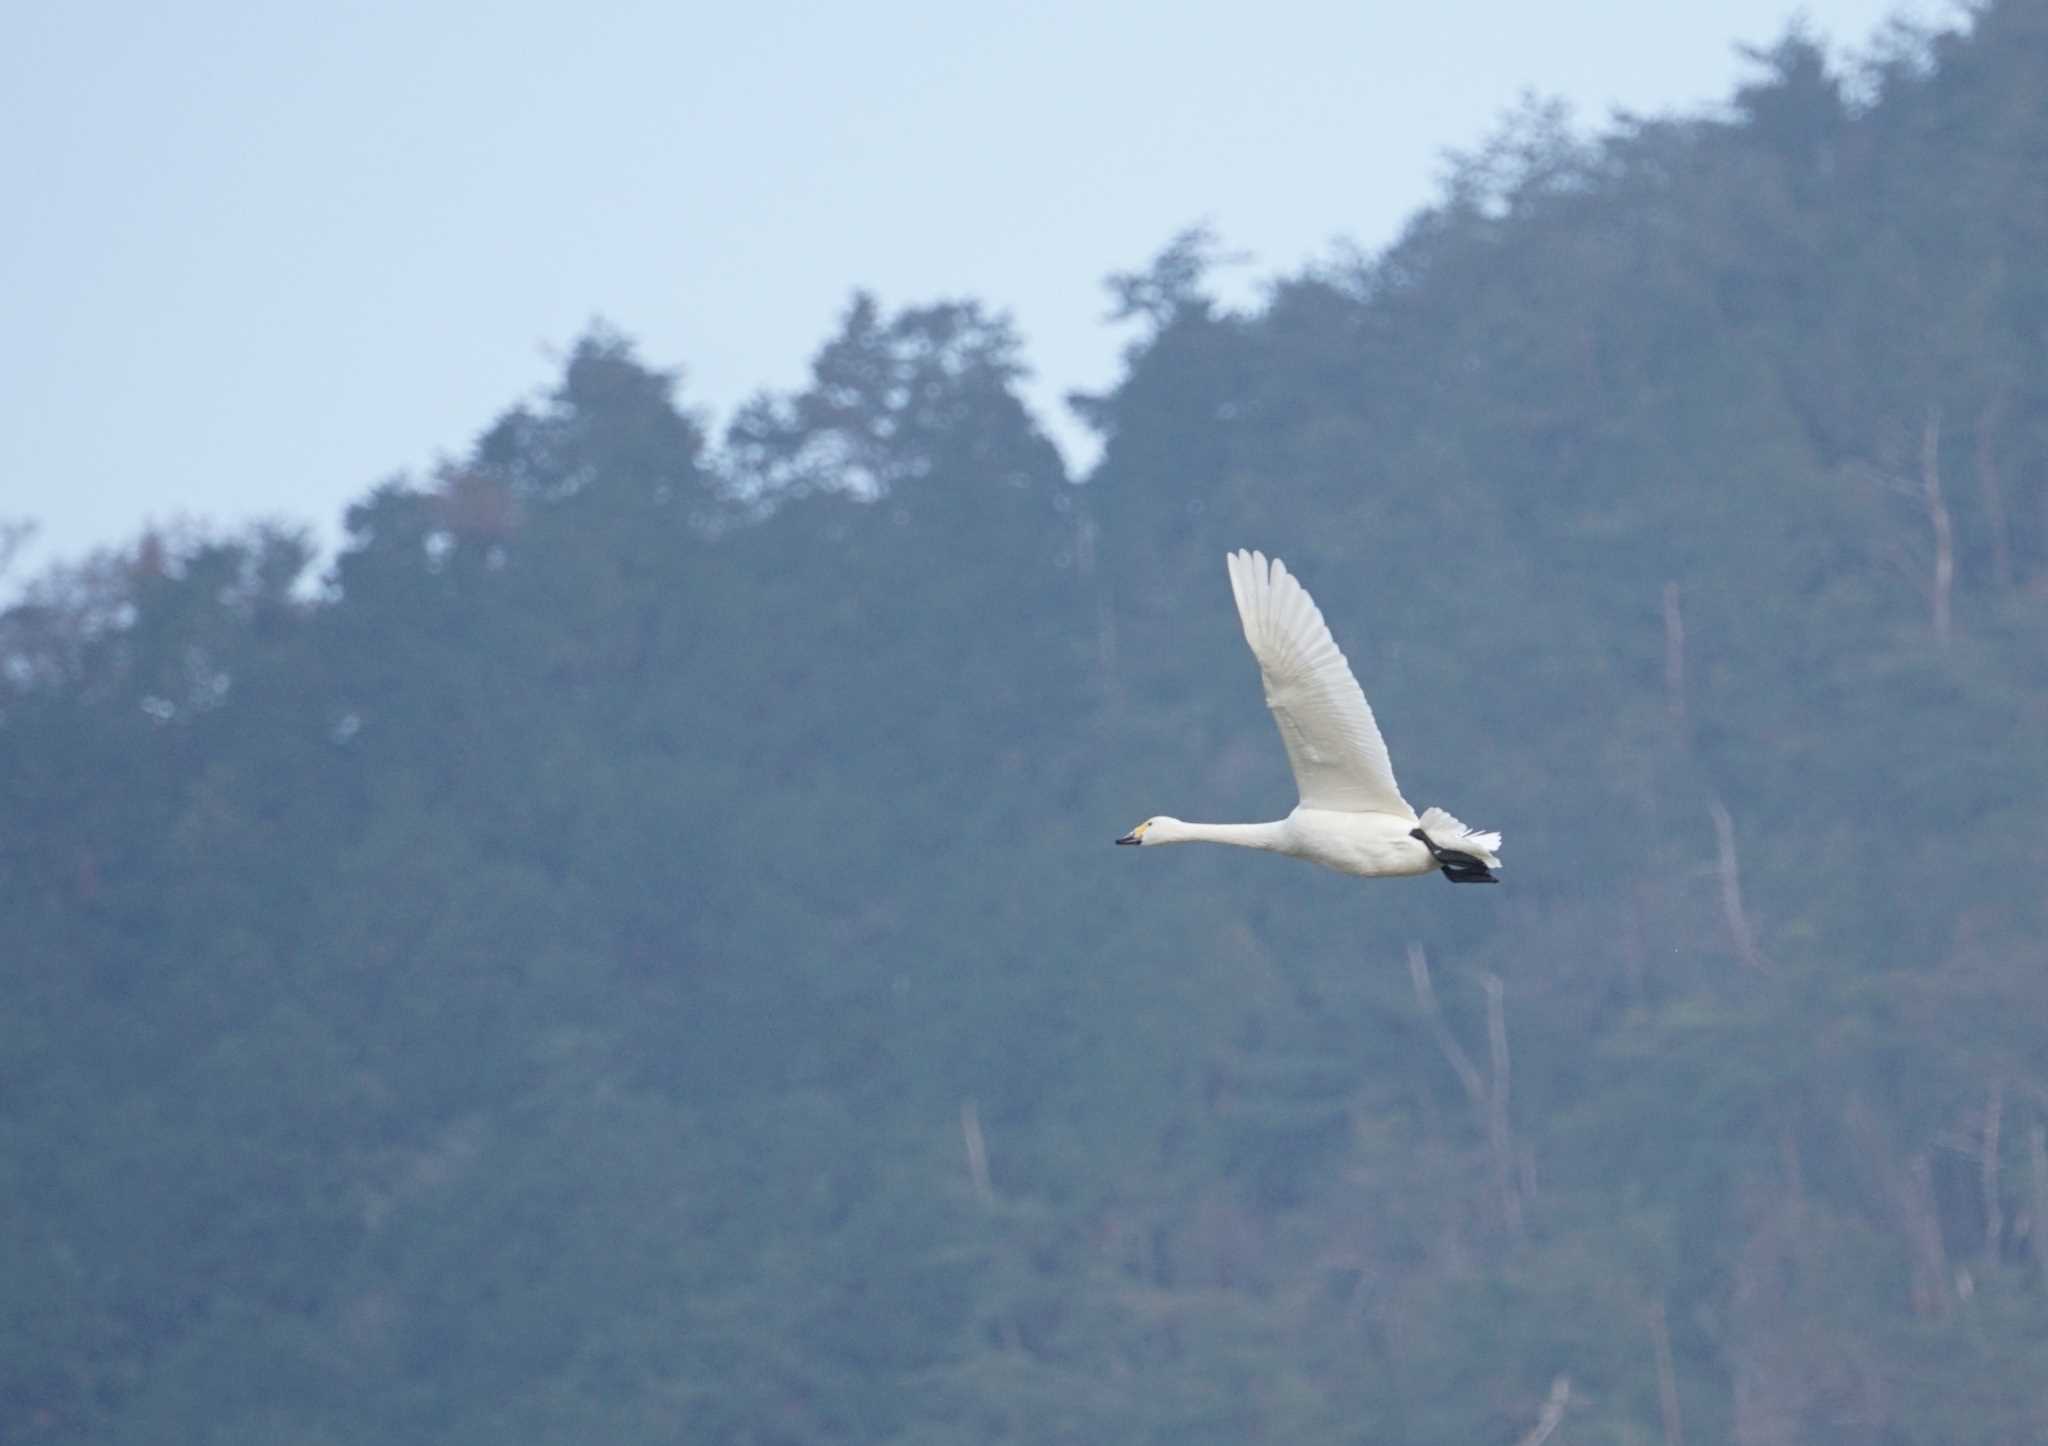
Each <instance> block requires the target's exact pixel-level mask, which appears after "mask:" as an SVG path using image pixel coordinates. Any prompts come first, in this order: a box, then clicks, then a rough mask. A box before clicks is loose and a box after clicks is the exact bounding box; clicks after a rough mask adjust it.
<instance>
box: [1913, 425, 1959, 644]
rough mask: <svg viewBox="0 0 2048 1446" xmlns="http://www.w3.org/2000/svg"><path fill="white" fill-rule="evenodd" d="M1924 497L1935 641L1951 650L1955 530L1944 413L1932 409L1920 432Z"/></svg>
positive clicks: (1921, 489) (1921, 480)
mask: <svg viewBox="0 0 2048 1446" xmlns="http://www.w3.org/2000/svg"><path fill="white" fill-rule="evenodd" d="M1920 493H1921V496H1922V498H1923V499H1925V501H1926V503H1927V524H1928V526H1929V527H1930V528H1931V529H1932V530H1933V533H1934V578H1933V582H1932V585H1931V587H1930V589H1929V601H1930V604H1931V606H1932V609H1933V614H1934V618H1933V621H1934V640H1935V641H1936V642H1937V643H1939V644H1941V646H1943V647H1944V648H1945V647H1947V646H1948V643H1949V635H1950V632H1951V630H1952V629H1951V624H1950V619H1949V599H1950V594H1951V593H1952V592H1954V590H1955V581H1956V543H1955V529H1954V528H1953V526H1952V525H1951V524H1950V522H1949V515H1948V503H1947V502H1946V501H1944V500H1943V498H1942V492H1941V409H1940V408H1939V407H1930V408H1928V410H1927V421H1926V424H1925V425H1924V426H1922V427H1921V429H1920Z"/></svg>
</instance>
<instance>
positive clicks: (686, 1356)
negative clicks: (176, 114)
mask: <svg viewBox="0 0 2048 1446" xmlns="http://www.w3.org/2000/svg"><path fill="white" fill-rule="evenodd" d="M1365 143H1368V142H1366V141H1364V140H1361V144H1365ZM1330 184H1331V185H1332V187H1334V188H1338V189H1341V188H1342V187H1343V185H1344V184H1345V181H1344V178H1343V177H1341V176H1338V177H1332V178H1330ZM1215 254H1216V253H1215V251H1214V250H1212V247H1211V243H1210V242H1209V240H1208V238H1206V237H1205V236H1203V235H1201V234H1200V233H1191V234H1189V235H1187V236H1184V237H1183V238H1181V240H1179V241H1178V242H1176V243H1175V244H1173V245H1172V246H1171V247H1169V248H1168V249H1167V250H1166V251H1165V252H1164V253H1163V254H1162V255H1161V256H1160V257H1158V258H1157V260H1156V261H1154V262H1153V263H1151V264H1149V265H1146V266H1144V267H1141V268H1140V269H1138V270H1136V271H1134V272H1132V273H1131V274H1128V275H1123V276H1119V277H1116V278H1114V279H1113V280H1112V283H1111V291H1112V293H1113V295H1112V300H1113V303H1114V305H1115V307H1116V309H1117V311H1118V313H1119V314H1120V316H1121V319H1122V322H1123V324H1124V325H1125V326H1126V327H1127V328H1128V333H1129V335H1130V336H1131V338H1132V341H1131V346H1130V349H1129V352H1128V357H1127V365H1126V367H1125V369H1124V371H1123V374H1122V376H1121V379H1120V380H1119V381H1118V382H1117V384H1116V385H1115V387H1114V389H1113V390H1111V391H1109V392H1107V393H1106V394H1104V395H1100V396H1093V397H1087V398H1078V399H1076V405H1077V406H1078V407H1079V408H1080V409H1081V411H1082V415H1083V416H1084V417H1085V418H1086V420H1087V422H1088V423H1089V425H1090V426H1092V427H1093V428H1095V429H1096V430H1097V431H1098V432H1099V434H1100V436H1101V438H1102V440H1103V454H1102V460H1101V462H1100V464H1099V465H1098V466H1097V467H1095V468H1094V469H1093V470H1092V471H1091V472H1090V473H1089V475H1087V476H1086V477H1080V478H1076V477H1070V476H1068V475H1067V474H1066V472H1065V470H1064V469H1063V465H1062V462H1061V458H1060V454H1059V452H1058V451H1057V450H1056V449H1055V447H1054V446H1053V445H1052V444H1051V442H1050V441H1049V440H1048V437H1047V434H1046V432H1045V430H1044V426H1043V420H1042V419H1041V418H1037V417H1034V416H1033V415H1032V414H1031V413H1030V412H1029V411H1028V410H1027V408H1026V407H1025V406H1024V405H1023V404H1022V403H1021V402H1020V400H1019V397H1018V392H1017V383H1018V380H1019V377H1020V375H1021V374H1022V368H1023V367H1024V365H1025V361H1026V358H1025V356H1024V354H1023V351H1022V349H1021V348H1020V345H1019V343H1018V341H1017V339H1016V338H1015V336H1014V335H1013V333H1012V331H1011V329H1010V328H1009V326H1008V324H1007V323H1006V321H1005V320H1004V319H1003V318H1001V317H1000V316H999V315H997V314H995V313H993V312H991V311H990V310H989V309H987V308H985V307H984V306H982V305H979V304H977V303H975V302H971V301H948V302H944V303H940V304H934V305H924V306H913V307H910V308H908V309H904V310H900V311H895V310H890V309H888V308H885V307H882V306H880V305H878V304H877V303H876V302H874V301H872V300H869V299H867V298H865V297H862V298H857V299H856V300H855V301H854V302H853V304H852V305H851V306H850V307H849V308H848V310H847V311H846V313H845V316H844V319H843V325H842V326H841V328H840V329H839V331H838V333H837V334H836V335H835V336H833V337H832V338H831V339H830V340H829V341H828V342H827V343H826V344H825V345H824V347H823V348H822V349H821V350H820V351H819V353H818V354H817V356H816V358H815V363H814V366H813V370H812V376H811V380H810V382H809V383H808V385H806V386H805V387H804V388H803V389H802V390H801V391H799V392H797V393H795V394H792V395H775V396H766V397H763V398H762V399H761V400H760V401H758V402H757V403H755V404H754V405H752V406H750V407H749V408H747V409H745V410H744V411H743V412H742V413H741V414H740V415H739V416H737V417H736V418H734V419H733V420H732V421H731V424H730V426H729V427H727V428H724V429H722V430H721V431H719V432H717V433H715V434H714V433H712V432H711V430H710V426H711V424H710V423H709V421H707V420H706V419H705V418H704V417H703V416H701V415H700V414H698V413H697V412H696V411H694V410H693V408H692V404H691V399H690V396H689V389H688V385H687V375H686V372H685V374H683V375H682V376H681V377H679V376H678V374H676V373H673V372H669V371H665V370H662V369H660V368H658V367H656V366H653V365H650V364H649V362H648V361H646V360H644V359H642V357H641V356H640V355H639V354H638V353H637V352H636V349H635V348H634V346H633V345H632V344H631V343H630V342H629V341H628V340H626V339H625V338H624V337H622V336H620V335H616V334H612V333H609V332H596V333H593V334H591V335H589V336H587V337H586V338H585V339H584V340H583V341H582V342H581V343H580V344H579V345H577V346H576V347H575V349H574V351H573V354H572V355H571V356H570V357H569V359H568V361H567V363H566V365H565V367H564V369H563V371H562V374H561V376H560V379H559V382H558V384H557V385H556V387H555V389H554V390H553V391H552V393H551V395H549V396H548V397H547V398H546V399H545V400H544V401H541V402H537V403H535V404H532V405H527V406H518V407H514V408H512V409H511V410H509V411H508V412H506V413H505V414H504V415H503V417H502V418H500V419H499V420H498V421H497V422H496V424H495V425H493V426H492V427H491V428H490V429H489V431H488V432H487V433H486V434H485V435H484V436H483V437H482V438H481V439H479V440H477V441H476V442H475V444H474V446H473V447H471V448H469V449H468V450H467V451H466V452H465V453H464V454H463V455H462V456H461V457H460V459H459V460H457V461H453V462H451V463H450V464H449V465H447V466H446V467H444V468H443V469H441V470H440V471H439V472H437V473H436V474H435V475H432V476H429V477H422V478H417V479H413V480H408V481H400V482H395V483H391V484H388V485H385V486H383V487H380V488H377V489H376V490H375V491H373V492H369V493H367V495H366V496H365V498H364V500H363V501H362V502H361V504H360V505H359V506H357V507H356V508H354V509H353V510H352V512H351V513H350V515H349V518H348V533H347V539H346V542H345V544H344V546H343V548H342V550H341V552H340V555H339V557H338V558H337V559H336V560H335V561H334V563H333V566H332V571H331V574H329V575H325V576H324V577H313V576H311V575H309V574H310V570H311V568H312V563H311V560H310V558H309V553H308V549H307V548H306V546H305V545H304V544H303V543H302V542H301V541H299V540H297V539H295V538H294V537H292V536H290V535H287V534H283V533H276V532H270V533H259V534H253V535H241V536H226V537H221V536H214V537H206V536H199V535H194V536H149V537H145V538H143V539H141V540H140V541H138V542H137V543H136V544H135V545H134V546H132V547H130V548H127V549H125V550H122V551H120V552H118V553H116V554H113V555H109V556H106V557H103V558H99V559H96V560H93V561H90V562H86V563H82V564H80V565H77V566H74V567H70V568H67V569H65V570H62V571H60V572H58V573H56V574H54V575H52V576H50V577H47V578H45V579H42V580H41V581H39V582H37V583H35V584H34V585H33V586H32V587H31V588H30V589H29V590H28V592H27V593H26V595H25V596H24V599H23V600H22V601H20V602H19V603H17V604H16V605H15V606H13V607H12V608H11V609H10V610H9V611H7V612H6V613H5V614H4V617H0V921H4V924H5V941H6V942H5V950H4V955H0V970H4V972H0V989H4V995H0V1441H7V1442H17V1441H18V1442H49V1443H69V1442H86V1441H92V1442H109V1443H137V1446H140V1443H161V1442H173V1441H175V1442H190V1443H221V1446H226V1443H250V1446H253V1443H264V1446H332V1443H342V1442H366V1441H374V1442H379V1443H387V1446H411V1443H420V1446H425V1443H437V1446H438V1443H477V1446H504V1443H513V1442H518V1443H562V1446H567V1443H587V1442H616V1443H640V1442H649V1443H651V1442H680V1441H688V1442H692V1443H734V1446H742V1443H744V1446H798V1443H825V1446H867V1443H890V1446H939V1443H977V1442H986V1443H1006V1442H1014V1443H1053V1442H1075V1441H1085V1442H1120V1443H1140V1442H1160V1443H1165V1442H1171V1443H1174V1446H1200V1443H1216V1446H1226V1443H1227V1446H1238V1443H1245V1442H1273V1443H1282V1442H1284V1443H1289V1446H1315V1443H1337V1442H1345V1443H1352V1442H1401V1443H1418V1446H1420V1443H1457V1446H1472V1443H1501V1446H1510V1443H1516V1442H1520V1441H1524V1440H1534V1439H1537V1438H1536V1436H1535V1435H1533V1434H1532V1433H1536V1432H1540V1431H1541V1430H1542V1429H1543V1425H1544V1423H1545V1422H1549V1423H1551V1424H1552V1426H1553V1428H1554V1429H1553V1431H1552V1434H1551V1435H1550V1436H1549V1437H1548V1439H1549V1440H1551V1441H1553V1442H1556V1443H1563V1442H1613V1443H1665V1446H1675V1443H1678V1442H1680V1441H1690V1442H1693V1443H1695V1446H1697V1443H1701V1442H1714V1441H1733V1442H1738V1443H1742V1446H1827V1443H1869V1446H1880V1443H1882V1446H1979V1443H1981V1446H2019V1443H2036V1442H2041V1441H2043V1440H2048V1385H2044V1382H2048V1240H2044V1234H2048V947H2044V937H2048V910H2044V906H2043V904H2044V895H2043V883H2042V881H2043V877H2044V871H2048V262H2044V259H2043V258H2044V257H2048V10H2044V8H2043V7H2042V6H2041V5H2039V4H2038V3H2031V0H1996V3H1990V4H1987V5H1985V6H1984V7H1983V8H1982V9H1981V10H1980V11H1979V12H1978V13H1977V14H1976V16H1975V18H1974V20H1973V22H1972V23H1971V24H1970V25H1969V27H1968V28H1966V29H1961V30H1956V31H1953V32H1950V33H1943V34H1937V35H1930V36H1923V37H1918V38H1913V39H1902V40H1900V42H1899V43H1898V44H1896V45H1895V46H1894V47H1893V48H1892V49H1891V50H1890V51H1889V52H1887V53H1886V54H1885V56H1884V57H1883V58H1881V59H1879V60H1877V61H1874V62H1872V63H1870V64H1868V65H1859V66H1856V67H1847V66H1842V65H1836V64H1831V63H1830V62H1828V61H1827V60H1826V58H1825V57H1824V56H1823V55H1822V54H1821V53H1820V52H1819V51H1818V50H1817V49H1816V47H1815V46H1813V45H1812V44H1810V43H1808V42H1807V41H1805V40H1803V39H1801V38H1800V37H1799V36H1798V35H1796V34H1794V35H1793V36H1791V37H1789V38H1788V39H1787V40H1786V41H1785V42H1784V43H1782V44H1781V45H1780V46H1779V47H1777V48H1776V49H1775V50H1773V51H1772V52H1771V53H1770V54H1768V55H1765V56H1760V57H1758V58H1757V63H1756V66H1755V67H1754V72H1753V75H1752V78H1751V80H1750V82H1749V83H1748V84H1746V85H1745V86H1744V87H1743V88H1742V89H1741V90H1740V91H1739V92H1738V93H1737V94H1735V95H1734V96H1733V97H1731V99H1730V101H1729V103H1728V104H1727V105H1726V106H1724V107H1722V108H1720V109H1718V110H1716V111H1714V112H1713V113H1711V114H1702V115H1693V116H1680V117H1665V118H1655V119H1635V120H1623V121H1617V122H1615V123H1612V124H1610V125H1608V126H1607V127H1606V128H1605V129H1603V130H1601V131H1599V132H1598V133H1593V134H1586V133H1581V132H1577V131H1574V130H1573V129H1571V128H1570V127H1568V126H1566V125H1565V124H1563V123H1562V122H1561V120H1560V119H1559V117H1558V116H1556V115H1555V114H1553V113H1551V112H1549V111H1547V110H1545V109H1543V108H1541V107H1532V108H1531V109H1530V110H1528V111H1527V112H1525V113H1523V114H1519V115H1517V116H1515V117H1513V118H1511V119H1510V120H1509V121H1508V122H1507V123H1505V124H1504V126H1503V127H1502V129H1501V132H1500V134H1499V138H1498V140H1497V141H1496V142H1495V143H1494V144H1492V145H1489V146H1488V147H1486V148H1484V149H1483V150H1481V151H1479V152H1477V153H1475V154H1473V155H1470V156H1466V157H1463V158H1461V159H1459V160H1458V161H1457V163H1456V164H1455V166H1454V167H1453V168H1452V174H1451V176H1450V179H1449V180H1448V182H1447V184H1446V186H1445V188H1444V191H1443V193H1442V195H1441V197H1440V199H1439V200H1438V201H1437V202H1436V204H1434V205H1433V206H1431V207H1430V208H1428V209H1427V210H1425V211H1423V212H1422V213H1421V214H1419V215H1417V216H1416V217H1415V218H1414V220H1413V222H1412V224H1411V225H1410V226H1409V227H1408V228H1407V230H1406V231H1405V233H1404V234H1403V235H1402V237H1401V238H1400V239H1399V241H1398V242H1397V243H1396V244H1394V245H1392V246H1391V247H1389V248H1388V249H1387V250H1386V251H1384V252H1383V253H1381V254H1377V255H1373V256H1369V257H1363V256H1362V257H1358V258H1355V259H1347V260H1339V261H1333V262H1332V263H1330V264H1328V265H1326V266H1322V267H1318V268H1316V269H1313V270H1311V271H1308V272H1305V273H1303V274H1299V275H1292V276H1288V277H1285V278H1282V279H1279V280H1278V281H1277V282H1276V283H1275V285H1274V286H1273V288H1272V290H1271V292H1270V296H1269V299H1268V300H1267V301H1266V302H1265V303H1264V304H1262V305H1261V306H1259V307H1258V308H1256V309H1254V310H1251V311H1249V312H1242V313H1241V312H1232V311H1229V310H1226V309H1224V308H1222V307H1220V306H1219V305H1218V304H1217V303H1216V302H1215V301H1214V300H1213V299H1212V298H1211V294H1210V292H1209V290H1208V289H1207V278H1208V273H1209V267H1210V263H1211V260H1212V258H1213V257H1214V255H1215ZM828 260H829V258H828ZM508 304H511V303H508ZM625 320H626V321H627V322H628V324H630V318H627V319H625ZM681 360H682V361H683V362H684V363H685V364H686V363H687V360H688V359H687V358H683V359H681ZM290 465H291V462H290V459H289V458H281V459H279V467H280V477H279V485H280V489H281V491H288V489H289V485H290V475H289V468H290ZM1236 546H1248V547H1259V548H1263V549H1265V550H1266V551H1268V552H1272V553H1277V554H1278V555H1280V556H1282V557H1284V558H1285V559H1286V560H1287V562H1288V564H1289V565H1290V567H1291V568H1293V570H1294V571H1296V572H1297V573H1298V574H1299V575H1300V576H1301V577H1302V578H1303V579H1304V581H1305V582H1306V583H1307V584H1308V586H1309V587H1310V588H1311V589H1312V590H1313V591H1314V593H1315V595H1316V598H1317V600H1318V602H1319V603H1320V604H1321V605H1322V607H1323V610H1324V612H1325V613H1326V614H1327V616H1328V617H1329V618H1330V619H1331V621H1332V623H1333V625H1334V627H1335V628H1336V631H1337V633H1338V637H1339V641H1340V642H1341V643H1342V644H1343V645H1344V647H1345V650H1346V652H1347V653H1348V655H1349V656H1350V658H1351V661H1352V664H1353V666H1354V668H1355V669H1356V671H1357V672H1358V674H1359V676H1360V679H1361V681H1362V682H1363V684H1364V686H1365V689H1366V691H1367V693H1368V695H1369V696H1370V697H1371V698H1372V699H1373V701H1374V703H1375V706H1376V708H1377V711H1378V714H1379V719H1380V723H1381V726H1382V727H1383V729H1384V730H1385V732H1386V734H1387V736H1388V741H1389V744H1390V746H1391V748H1392V750H1393V754H1394V758H1395V761H1396V764H1397V765H1398V767H1399V769H1400V775H1401V780H1402V783H1403V785H1404V787H1405V790H1406V792H1407V793H1408V795H1409V796H1410V798H1411V799H1413V800H1414V802H1415V803H1416V804H1417V805H1418V806H1420V805H1423V804H1426V803H1431V802H1438V803H1442V804H1444V805H1446V806H1448V807H1450V808H1451V809H1453V810H1454V811H1456V812H1457V813H1459V814H1460V815H1461V816H1462V817H1464V818H1466V819H1467V820H1469V821H1471V822H1472V823H1474V824H1475V825H1479V826H1482V827H1493V828H1499V829H1500V830H1501V831H1502V832H1503V833H1504V834H1505V836H1506V847H1505V849H1504V864H1505V867H1504V870H1503V873H1504V882H1503V883H1502V884H1501V885H1500V886H1499V887H1498V888H1487V889H1463V888H1451V887H1449V886H1447V885H1446V884H1445V883H1444V882H1443V881H1442V880H1441V879H1438V878H1435V877H1429V878H1425V879H1421V880H1414V881H1403V882H1380V883H1364V882H1361V881H1359V880H1356V879H1350V878H1342V877H1339V876H1336V875H1333V874H1326V873H1322V872H1319V871H1317V870H1313V869H1310V868H1307V867H1304V866H1302V865H1300V864H1298V863H1294V862H1291V861H1286V860H1279V859H1274V858H1269V857H1264V856H1260V855H1255V854H1247V853H1243V852H1241V851H1237V850H1220V849H1202V848H1188V849H1176V850H1160V851H1137V850H1117V849H1114V848H1112V847H1110V841H1111V840H1112V839H1113V838H1114V837H1115V836H1116V835H1117V834H1119V833H1121V832H1123V831H1124V830H1125V829H1127V828H1129V827H1130V826H1131V825H1132V824H1133V823H1135V822H1137V821H1138V820H1140V819H1142V818H1144V817H1146V816H1148V815H1150V814H1153V813H1160V812H1169V813H1174V814H1178V815H1180V816H1183V817H1188V818H1215V819H1229V818H1266V817H1275V816H1278V815H1279V814H1281V813H1283V812H1284V811H1285V810H1286V809H1287V808H1288V807H1289V806H1291V804H1292V802H1293V791H1292V783H1291V780H1290V779H1289V777H1288V774H1287V771H1286V763H1285V758H1284V755H1283V754H1282V752H1281V749H1280V747H1279V743H1278V740H1277V738H1276V737H1275V735H1274V732H1273V727H1272V723H1271V721H1270V719H1269V718H1268V716H1267V714H1266V712H1265V710H1264V708H1263V707H1262V705H1261V701H1260V695H1259V689H1258V685H1257V678H1256V671H1255V669H1254V666H1253V664H1252V662H1251V660H1250V658H1249V656H1248V655H1247V653H1246V651H1245V648H1244V644H1243V641H1242V638H1241V637H1240V635H1239V633H1238V630H1237V624H1236V619H1235V615H1234V612H1233V610H1232V606H1231V600H1230V592H1229V588H1228V585H1227V582H1226V579H1225V576H1224V570H1223V554H1224V552H1225V551H1226V549H1228V548H1231V547H1236Z"/></svg>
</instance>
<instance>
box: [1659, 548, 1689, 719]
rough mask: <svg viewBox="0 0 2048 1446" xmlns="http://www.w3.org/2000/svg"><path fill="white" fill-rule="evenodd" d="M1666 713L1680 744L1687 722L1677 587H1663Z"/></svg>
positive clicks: (1682, 627)
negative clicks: (1669, 716)
mask: <svg viewBox="0 0 2048 1446" xmlns="http://www.w3.org/2000/svg"><path fill="white" fill-rule="evenodd" d="M1664 711H1665V712H1667V713H1669V714H1670V715H1671V726H1672V727H1673V728H1674V729H1676V730H1677V732H1678V736H1679V738H1680V739H1681V740H1683V739H1684V738H1685V737H1686V732H1687V730H1686V718H1685V615H1684V614H1683V613H1681V612H1680V611H1679V609H1678V584H1677V583H1675V582H1667V583H1665V584H1664Z"/></svg>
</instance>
